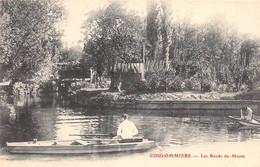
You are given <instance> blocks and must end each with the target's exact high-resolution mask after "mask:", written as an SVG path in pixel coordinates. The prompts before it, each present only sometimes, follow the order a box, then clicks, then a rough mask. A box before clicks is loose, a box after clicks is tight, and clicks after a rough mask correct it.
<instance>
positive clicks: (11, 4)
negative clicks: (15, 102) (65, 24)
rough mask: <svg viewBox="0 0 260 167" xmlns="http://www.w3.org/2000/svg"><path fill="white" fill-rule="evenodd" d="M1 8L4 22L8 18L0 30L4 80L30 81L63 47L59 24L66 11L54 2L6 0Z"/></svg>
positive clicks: (44, 0)
mask: <svg viewBox="0 0 260 167" xmlns="http://www.w3.org/2000/svg"><path fill="white" fill-rule="evenodd" d="M0 4H1V6H0V9H1V11H0V18H1V22H2V20H3V18H7V19H5V22H4V24H3V25H2V26H1V27H0V28H1V29H0V37H1V41H0V42H1V44H0V51H2V53H1V55H0V56H1V60H3V61H2V62H1V65H2V71H1V77H5V78H9V79H11V80H12V81H13V82H16V81H26V80H28V79H30V78H33V77H34V75H35V74H36V73H37V71H39V70H40V69H39V68H41V67H44V66H41V64H42V63H44V62H45V61H46V60H47V59H48V57H50V60H51V59H53V58H54V56H55V55H56V53H55V52H56V50H55V48H56V47H57V46H58V45H59V43H60V42H59V41H60V34H59V33H58V31H57V29H56V23H57V22H59V21H61V19H62V14H63V8H62V7H61V5H60V4H59V3H58V2H57V1H53V0H41V1H27V0H13V1H9V0H3V1H1V3H0ZM45 63H46V62H45Z"/></svg>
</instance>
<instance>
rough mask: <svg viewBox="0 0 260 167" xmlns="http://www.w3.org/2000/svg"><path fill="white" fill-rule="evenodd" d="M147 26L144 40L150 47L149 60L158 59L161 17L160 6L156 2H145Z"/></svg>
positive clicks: (151, 0)
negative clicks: (145, 39)
mask: <svg viewBox="0 0 260 167" xmlns="http://www.w3.org/2000/svg"><path fill="white" fill-rule="evenodd" d="M146 21H147V25H146V38H147V41H148V43H149V45H150V49H149V50H150V52H149V54H148V58H149V59H153V60H155V59H159V57H160V54H161V53H160V52H161V51H160V50H161V48H160V47H161V46H160V41H161V31H160V28H161V17H160V6H159V3H158V2H157V1H156V0H149V1H147V19H146Z"/></svg>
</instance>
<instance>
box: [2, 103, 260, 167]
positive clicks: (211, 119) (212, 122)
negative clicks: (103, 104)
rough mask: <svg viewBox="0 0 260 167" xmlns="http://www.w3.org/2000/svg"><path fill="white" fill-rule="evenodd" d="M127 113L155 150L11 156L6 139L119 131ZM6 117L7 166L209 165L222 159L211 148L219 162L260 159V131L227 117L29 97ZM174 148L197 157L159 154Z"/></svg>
mask: <svg viewBox="0 0 260 167" xmlns="http://www.w3.org/2000/svg"><path fill="white" fill-rule="evenodd" d="M124 112H126V113H127V114H128V115H129V120H131V121H132V122H134V123H135V124H136V126H137V128H138V131H139V136H141V137H145V138H148V139H150V140H154V141H155V142H156V147H155V148H154V149H151V150H149V151H147V152H140V153H126V154H122V153H120V154H101V155H97V154H96V155H78V156H50V155H15V154H14V155H11V154H9V153H8V152H6V150H5V147H4V143H5V142H6V141H9V142H11V141H18V142H19V141H30V140H33V139H38V140H67V139H79V138H82V136H78V135H80V134H115V133H116V127H117V125H118V124H119V123H120V120H121V119H120V115H121V114H122V113H124ZM158 112H160V111H158ZM0 121H1V122H0V140H1V144H2V146H1V151H0V154H1V155H0V163H1V162H5V163H4V164H5V165H6V166H8V164H9V165H11V166H12V165H15V164H16V163H17V165H19V164H20V163H22V164H23V163H24V165H28V164H27V163H28V162H30V163H29V164H30V165H33V164H34V163H36V164H35V165H37V163H38V162H40V163H48V165H49V166H52V165H53V166H56V165H55V164H60V165H62V166H64V165H63V163H65V164H68V163H75V162H76V163H78V164H79V166H80V165H82V166H86V163H87V164H89V165H91V166H117V165H118V164H119V166H120V164H121V163H122V165H124V166H130V164H129V163H127V164H124V163H123V162H125V161H127V162H129V161H130V162H132V163H135V166H136V165H137V166H138V165H140V166H146V165H147V166H148V165H149V166H153V165H155V164H158V165H161V163H164V165H166V166H167V165H169V166H171V163H172V162H175V163H177V164H178V163H182V164H183V165H184V166H185V165H187V166H189V165H190V164H193V163H200V164H201V165H202V164H203V163H204V164H205V166H208V165H207V164H208V163H211V162H215V161H216V160H215V159H214V160H213V159H212V158H203V155H204V154H205V155H210V154H211V153H214V154H216V155H221V156H222V157H221V158H220V159H218V161H216V164H215V165H219V164H222V163H224V164H225V163H227V164H230V163H231V164H232V163H233V164H236V165H238V166H239V165H240V164H241V162H243V161H245V162H246V161H247V163H248V160H250V163H252V164H258V163H259V162H260V161H259V159H260V151H259V150H260V147H259V146H260V130H258V129H243V128H238V126H237V125H236V124H234V123H233V122H232V121H230V120H229V119H228V118H226V117H224V116H207V115H204V116H196V115H190V116H187V115H185V116H174V115H171V116H168V115H163V114H159V113H158V114H156V113H154V112H153V113H151V112H149V111H147V110H146V111H123V110H94V109H87V108H84V107H75V106H74V107H69V106H68V105H66V103H65V102H58V101H57V100H55V99H52V98H48V99H39V98H38V99H37V98H36V99H30V98H25V99H18V100H16V101H15V108H14V109H13V110H11V112H6V111H0ZM171 153H174V154H188V155H190V156H191V157H190V158H188V159H185V158H175V159H170V158H167V157H166V158H165V157H164V158H163V157H154V156H159V155H164V154H171ZM202 154H203V155H202ZM225 154H227V155H231V154H237V155H242V156H241V158H235V159H236V160H234V158H232V159H230V158H226V159H223V158H224V155H225ZM243 156H244V157H243ZM204 159H205V160H204ZM86 160H87V161H86ZM83 162H85V163H83ZM141 164H143V165H141ZM183 165H182V166H183ZM212 165H213V166H214V164H212ZM222 165H223V164H222ZM202 166H203V165H202Z"/></svg>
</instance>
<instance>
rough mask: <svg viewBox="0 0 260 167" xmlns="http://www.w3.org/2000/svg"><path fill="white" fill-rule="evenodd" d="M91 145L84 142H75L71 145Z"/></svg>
mask: <svg viewBox="0 0 260 167" xmlns="http://www.w3.org/2000/svg"><path fill="white" fill-rule="evenodd" d="M88 144H89V143H88V142H86V141H83V140H74V141H73V142H72V143H71V144H70V145H88Z"/></svg>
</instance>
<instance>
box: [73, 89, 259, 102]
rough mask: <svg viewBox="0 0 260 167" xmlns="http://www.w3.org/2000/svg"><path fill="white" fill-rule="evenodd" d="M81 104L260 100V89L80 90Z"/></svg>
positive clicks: (77, 99) (78, 95)
mask: <svg viewBox="0 0 260 167" xmlns="http://www.w3.org/2000/svg"><path fill="white" fill-rule="evenodd" d="M72 97H73V98H74V99H76V103H79V104H81V105H96V104H103V103H107V102H116V101H181V100H185V101H189V100H191V101H194V100H195V101H205V100H260V91H258V92H257V91H256V92H250V93H246V92H223V91H222V92H221V91H213V92H205V93H201V92H196V91H192V92H191V91H186V92H173V93H143V94H139V93H136V94H125V93H120V92H110V91H108V90H105V91H80V92H79V93H77V94H75V95H73V96H72Z"/></svg>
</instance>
